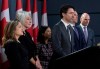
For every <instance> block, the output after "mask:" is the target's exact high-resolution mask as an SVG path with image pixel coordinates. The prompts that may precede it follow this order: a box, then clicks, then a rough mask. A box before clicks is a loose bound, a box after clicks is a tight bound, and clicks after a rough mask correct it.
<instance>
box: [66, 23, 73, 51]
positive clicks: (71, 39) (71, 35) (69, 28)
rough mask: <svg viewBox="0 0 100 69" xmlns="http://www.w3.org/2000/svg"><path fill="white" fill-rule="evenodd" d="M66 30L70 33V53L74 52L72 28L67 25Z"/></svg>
mask: <svg viewBox="0 0 100 69" xmlns="http://www.w3.org/2000/svg"><path fill="white" fill-rule="evenodd" d="M67 29H68V30H69V31H70V43H71V51H72V52H74V45H75V43H74V31H73V28H72V27H71V26H70V25H68V26H67Z"/></svg>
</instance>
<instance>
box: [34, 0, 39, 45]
mask: <svg viewBox="0 0 100 69" xmlns="http://www.w3.org/2000/svg"><path fill="white" fill-rule="evenodd" d="M33 7H34V9H33V38H34V42H35V43H36V44H37V36H38V29H39V28H38V27H39V26H38V12H37V0H34V6H33Z"/></svg>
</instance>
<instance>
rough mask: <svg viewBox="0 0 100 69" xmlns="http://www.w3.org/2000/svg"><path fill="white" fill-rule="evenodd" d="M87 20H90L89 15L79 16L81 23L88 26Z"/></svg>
mask: <svg viewBox="0 0 100 69" xmlns="http://www.w3.org/2000/svg"><path fill="white" fill-rule="evenodd" d="M89 22H90V16H89V15H84V17H82V18H81V23H82V24H83V25H84V26H88V24H89Z"/></svg>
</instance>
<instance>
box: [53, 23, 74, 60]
mask: <svg viewBox="0 0 100 69" xmlns="http://www.w3.org/2000/svg"><path fill="white" fill-rule="evenodd" d="M52 41H53V48H54V54H53V56H54V58H55V59H56V58H59V57H62V56H65V55H68V54H70V53H72V52H73V45H72V43H71V42H70V38H69V34H68V32H67V29H66V27H65V25H64V24H63V23H62V21H60V22H58V23H57V24H56V25H55V26H54V27H53V30H52Z"/></svg>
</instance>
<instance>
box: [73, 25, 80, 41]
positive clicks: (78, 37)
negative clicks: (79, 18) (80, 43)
mask: <svg viewBox="0 0 100 69" xmlns="http://www.w3.org/2000/svg"><path fill="white" fill-rule="evenodd" d="M73 28H74V31H75V33H76V35H77V37H78V39H79V34H78V31H77V29H76V27H75V26H73Z"/></svg>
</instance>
